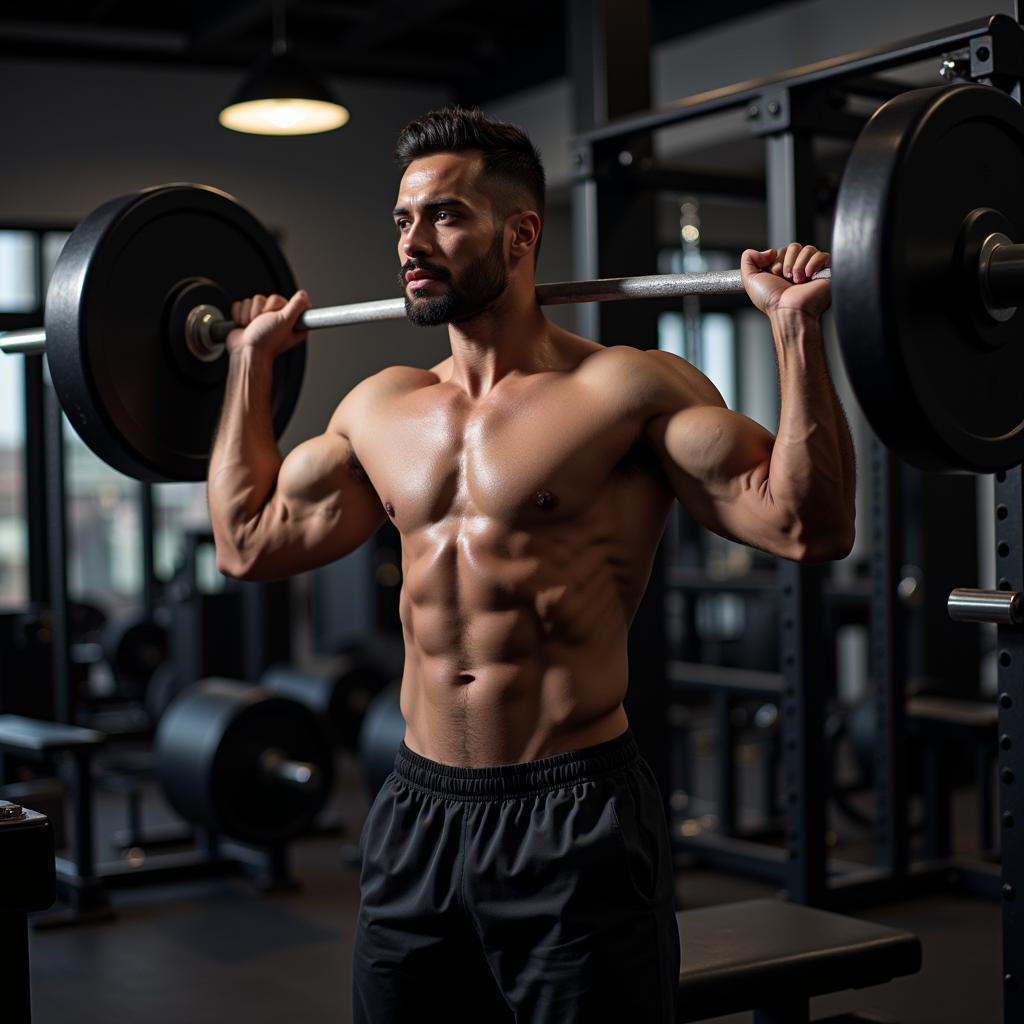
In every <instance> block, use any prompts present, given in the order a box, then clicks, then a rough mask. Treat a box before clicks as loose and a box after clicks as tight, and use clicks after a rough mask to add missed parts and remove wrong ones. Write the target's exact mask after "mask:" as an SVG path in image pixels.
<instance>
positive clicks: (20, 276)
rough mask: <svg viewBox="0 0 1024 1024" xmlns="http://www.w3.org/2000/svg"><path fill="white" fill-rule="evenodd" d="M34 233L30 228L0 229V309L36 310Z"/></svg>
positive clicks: (38, 304) (37, 301) (14, 311)
mask: <svg viewBox="0 0 1024 1024" xmlns="http://www.w3.org/2000/svg"><path fill="white" fill-rule="evenodd" d="M41 305H42V303H41V302H40V300H39V294H38V288H37V284H36V236H35V235H34V234H33V233H32V232H30V231H0V311H3V312H5V313H29V312H31V311H32V310H34V309H38V308H39V307H40V306H41Z"/></svg>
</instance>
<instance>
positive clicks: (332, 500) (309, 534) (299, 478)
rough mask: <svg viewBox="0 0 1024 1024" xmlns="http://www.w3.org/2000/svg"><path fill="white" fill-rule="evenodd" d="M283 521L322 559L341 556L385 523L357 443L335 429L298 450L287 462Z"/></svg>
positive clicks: (281, 492)
mask: <svg viewBox="0 0 1024 1024" xmlns="http://www.w3.org/2000/svg"><path fill="white" fill-rule="evenodd" d="M275 501H276V503H277V504H278V506H279V508H278V509H277V517H278V518H279V520H280V521H281V522H282V524H290V527H291V530H292V531H294V532H295V533H297V534H298V536H297V537H296V541H297V542H298V543H299V545H300V546H301V548H303V549H304V550H305V551H307V552H308V553H309V554H310V555H311V556H312V557H315V558H316V559H317V560H318V561H320V560H325V561H330V560H333V559H334V558H340V557H341V556H342V555H344V554H347V553H348V552H349V551H351V550H352V549H353V548H356V547H358V546H359V545H360V544H362V543H363V541H364V540H366V539H367V538H368V537H369V536H370V534H372V533H373V532H374V531H376V530H377V529H378V528H379V527H380V525H381V523H382V522H383V521H384V509H383V507H382V505H381V501H380V498H379V497H378V496H377V492H376V491H375V490H374V487H373V484H372V483H371V482H370V480H369V478H368V477H367V475H366V473H365V472H364V471H363V469H362V466H361V465H360V464H359V461H358V459H357V458H356V456H355V452H354V451H353V449H352V445H351V442H350V441H349V440H348V438H347V437H345V436H344V435H342V434H339V433H336V432H334V431H333V430H328V431H327V433H325V434H322V435H320V436H319V437H314V438H311V439H310V440H308V441H305V442H303V443H302V444H300V445H299V446H298V447H296V448H295V449H294V450H293V451H292V452H291V453H290V454H289V455H288V457H287V458H286V459H285V460H284V463H283V464H282V466H281V472H280V475H279V477H278V489H277V494H276V495H275Z"/></svg>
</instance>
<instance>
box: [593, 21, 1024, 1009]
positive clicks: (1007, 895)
mask: <svg viewBox="0 0 1024 1024" xmlns="http://www.w3.org/2000/svg"><path fill="white" fill-rule="evenodd" d="M929 57H935V58H937V59H938V58H943V59H944V58H946V57H949V58H951V59H953V60H955V62H956V64H955V67H956V70H957V74H958V76H959V77H962V78H966V79H970V80H973V81H977V82H982V83H986V84H990V85H993V86H995V87H998V88H1001V89H1004V90H1005V91H1007V92H1010V93H1011V94H1012V95H1014V96H1015V98H1017V99H1020V91H1021V90H1020V80H1021V78H1022V77H1024V32H1022V30H1021V26H1020V25H1019V24H1018V22H1017V21H1016V20H1015V19H1014V18H1012V17H1009V16H1007V15H993V16H992V17H989V18H985V19H979V20H976V21H971V22H967V23H965V24H962V25H958V26H955V27H953V28H950V29H946V30H943V31H939V32H935V33H931V34H929V35H926V36H921V37H918V38H915V39H911V40H909V41H906V42H903V43H899V44H896V45H894V46H886V47H879V48H876V49H871V50H865V51H861V52H858V53H853V54H848V55H846V56H841V57H837V58H834V59H831V60H826V61H821V62H819V63H816V64H813V65H809V66H806V67H802V68H797V69H795V70H793V71H790V72H788V73H785V74H781V75H777V76H772V77H769V78H763V79H759V80H754V81H749V82H744V83H740V84H738V85H735V86H731V87H728V88H724V89H717V90H714V91H711V92H708V93H703V94H700V95H697V96H692V97H689V98H687V99H683V100H679V101H676V102H674V103H671V104H668V105H666V106H665V107H662V108H661V109H658V110H654V111H647V112H644V113H641V114H637V115H632V116H627V117H619V118H617V119H612V120H609V121H608V122H607V123H601V124H597V125H594V126H593V127H589V128H588V127H586V125H585V124H584V125H578V127H581V130H580V131H579V133H578V134H577V136H576V138H575V139H574V143H573V145H574V166H575V169H576V180H575V184H574V187H573V196H574V211H573V212H574V252H575V270H576V272H577V273H579V274H582V275H585V276H598V272H599V271H600V272H606V270H607V267H606V265H605V260H604V250H603V248H602V244H601V242H602V240H603V239H605V238H609V237H613V236H614V235H615V233H616V232H621V231H623V230H624V229H623V227H622V225H621V224H617V223H615V221H616V219H619V220H621V219H622V218H623V216H624V215H626V214H627V213H629V212H630V211H629V207H628V204H626V203H624V202H623V201H622V198H621V197H622V193H623V192H625V191H626V190H628V189H629V188H630V187H632V188H634V189H636V190H645V189H646V190H651V189H654V188H657V187H658V186H659V183H660V182H662V177H661V176H659V174H658V168H657V167H656V166H652V163H651V161H650V160H648V159H643V160H637V159H635V156H636V154H637V153H638V152H643V153H649V152H650V141H651V136H652V133H654V132H656V131H658V130H660V129H663V128H667V127H669V126H673V125H678V124H681V123H683V122H686V121H690V120H694V119H697V118H702V117H707V116H709V115H713V114H718V113H722V112H725V111H729V110H745V111H746V115H747V123H748V125H749V128H750V130H751V132H752V133H754V134H755V135H758V136H763V137H764V138H765V145H766V154H767V160H766V192H767V203H768V210H769V235H770V239H771V240H772V241H774V242H776V243H780V242H785V241H789V240H791V239H793V238H799V239H802V240H807V241H811V240H814V238H815V235H816V231H815V226H816V225H815V220H816V210H815V199H814V194H815V189H814V188H813V187H812V186H813V177H814V171H815V167H814V157H813V152H812V141H813V139H814V138H815V137H817V136H824V137H827V136H833V137H835V136H840V137H844V136H845V137H853V136H854V135H856V133H857V132H858V131H859V128H860V126H861V124H862V123H863V120H862V119H859V118H857V117H855V116H853V115H849V114H846V113H845V112H843V111H841V110H840V109H838V108H837V107H836V105H835V104H830V103H828V102H826V100H827V99H829V98H832V97H834V95H835V94H838V95H839V96H842V95H844V94H845V95H848V96H875V97H880V98H885V97H886V96H888V95H894V94H896V93H898V92H899V91H902V89H903V88H904V87H903V86H902V85H900V83H898V82H894V81H891V80H889V79H880V78H876V77H874V76H876V75H877V74H878V73H879V72H882V71H887V70H892V69H898V68H900V67H904V66H906V65H908V64H910V63H912V62H916V61H920V60H922V59H926V58H929ZM591 91H592V90H591ZM829 94H832V96H831V97H830V95H829ZM624 152H628V153H629V154H630V156H631V157H634V159H632V160H624V159H620V157H621V155H622V154H623V153H624ZM634 167H635V168H638V170H636V171H631V170H630V168H634ZM740 191H741V194H742V193H743V192H744V190H740ZM609 197H611V198H612V199H613V201H611V202H610V201H609ZM631 255H633V256H634V257H635V256H636V253H635V252H634V253H632V254H631ZM583 316H584V319H583V320H582V322H581V324H580V327H581V328H582V329H583V330H588V329H589V330H590V331H592V332H593V333H592V335H591V336H597V337H599V332H598V331H597V327H598V326H599V325H598V322H597V319H596V317H597V313H596V311H591V312H589V313H585V314H583ZM602 323H603V321H602ZM871 473H872V477H873V484H874V488H875V498H874V502H873V507H872V510H871V530H872V534H873V542H874V543H873V557H872V579H873V593H872V595H871V598H872V600H871V615H870V620H869V624H870V634H871V649H872V667H873V674H874V678H875V684H876V687H875V698H874V699H875V705H876V712H877V720H878V728H879V731H878V743H877V748H876V757H877V761H876V778H877V779H879V780H881V784H880V786H879V793H878V808H879V829H878V834H877V837H876V840H877V864H876V866H875V867H874V868H867V869H865V868H863V867H857V866H854V865H841V864H838V863H836V862H835V861H832V862H830V861H829V860H828V858H827V857H826V851H825V845H824V844H825V818H824V807H825V803H826V799H827V795H828V794H827V792H826V789H825V786H826V774H827V773H826V772H825V771H824V770H823V768H824V764H825V758H824V742H823V731H824V730H823V725H824V723H823V713H824V703H823V701H824V698H823V693H822V687H821V685H820V684H821V682H822V680H823V679H825V678H826V673H827V668H828V665H827V661H826V658H825V657H824V654H823V650H822V644H821V642H820V639H819V633H818V631H817V629H816V628H815V627H816V624H817V623H818V621H819V616H820V614H821V608H822V592H823V575H822V573H821V570H819V569H816V568H813V567H810V568H809V567H806V566H799V565H794V564H792V563H785V562H780V563H779V566H778V570H777V579H776V585H777V589H778V594H779V601H780V612H781V619H782V645H781V657H782V665H781V669H782V676H783V683H782V697H781V711H782V720H783V727H784V742H783V774H784V780H785V784H784V798H785V813H786V830H785V831H786V837H785V838H786V848H785V850H780V849H778V848H773V847H769V846H764V845H763V844H757V843H752V842H749V841H747V840H744V839H739V838H735V837H730V836H728V835H721V834H711V835H708V834H705V835H701V836H698V837H695V838H692V839H689V840H687V841H685V842H684V841H682V840H678V842H679V848H680V850H683V851H685V852H687V853H690V854H694V853H696V854H697V855H698V857H699V858H700V859H702V860H705V861H707V862H710V863H713V864H716V865H718V866H720V867H722V868H725V869H727V870H734V871H739V872H741V873H746V874H751V875H754V876H757V877H764V878H768V879H771V880H777V881H780V882H783V883H784V884H785V887H786V889H787V892H788V895H789V897H790V898H791V899H794V900H798V901H800V902H805V903H810V904H818V905H822V904H828V905H830V906H833V907H838V906H852V905H858V904H864V903H866V902H868V901H871V900H877V899H890V898H905V897H906V896H907V895H908V893H911V892H916V891H922V890H931V889H937V888H947V887H948V886H949V885H950V884H951V879H952V880H953V881H954V882H955V883H959V884H960V885H961V886H962V887H964V888H966V889H967V890H969V891H974V892H982V893H989V894H991V893H992V892H993V891H994V890H995V886H994V885H993V881H994V869H990V868H989V866H987V865H984V864H964V863H959V862H954V861H943V862H940V863H934V862H933V863H928V864H911V863H910V850H909V840H908V829H907V824H908V823H907V803H908V779H907V769H906V765H905V763H904V756H905V755H904V750H903V740H904V737H905V736H906V728H905V695H904V680H903V678H902V676H901V675H900V674H898V673H899V669H898V666H900V665H901V664H902V663H903V660H904V658H903V653H904V651H905V645H906V622H905V615H904V613H903V609H902V608H901V607H900V605H899V602H898V599H897V597H896V584H897V582H898V579H899V576H898V575H897V574H898V572H899V568H900V566H899V564H898V561H897V559H898V540H899V536H900V528H899V527H900V519H899V517H900V502H901V488H900V486H899V479H898V466H897V465H896V464H895V460H894V459H893V457H892V456H891V455H890V454H889V453H888V452H887V451H886V450H885V449H884V448H883V447H882V446H881V445H880V444H878V443H876V444H874V445H873V448H872V454H871ZM996 491H997V501H998V504H997V534H998V538H999V543H1000V544H1001V545H1005V548H1004V547H999V548H998V550H999V552H1000V565H1001V566H1003V567H1004V568H1003V578H1002V580H1001V581H1000V586H1001V587H1004V588H1011V587H1012V589H1014V590H1020V589H1024V495H1022V492H1021V471H1020V470H1015V471H1013V472H1012V473H1008V474H1005V475H1004V476H1003V478H1002V479H1000V481H999V482H998V483H997V485H996ZM1004 552H1005V553H1004ZM1011 565H1012V571H1011V570H1010V569H1009V568H1007V567H1009V566H1011ZM685 575H686V574H685V573H679V572H675V571H674V567H668V569H667V570H666V582H667V583H668V584H669V585H672V584H673V582H674V583H676V584H677V585H679V584H682V585H683V586H684V587H685V580H684V579H683V578H682V577H683V576H685ZM658 584H659V580H657V579H655V580H652V586H657V585H658ZM686 589H691V588H686ZM999 643H1000V670H999V671H1000V683H1001V685H1000V689H1001V695H1000V710H999V716H1000V728H999V731H1000V761H999V770H1000V779H1001V783H1000V790H1001V796H1002V815H1001V819H1000V820H1001V823H1002V840H1003V866H1002V895H1003V907H1004V914H1003V920H1004V958H1005V963H1006V965H1007V966H1006V973H1007V979H1006V992H1007V998H1006V1009H1005V1019H1006V1020H1007V1021H1010V1020H1018V1019H1021V1017H1022V1011H1024V964H1022V962H1021V961H1022V957H1024V915H1022V912H1021V911H1020V910H1019V909H1018V904H1019V903H1020V901H1021V899H1022V898H1024V896H1022V894H1020V893H1019V891H1018V890H1019V886H1020V885H1021V880H1020V879H1018V878H1017V877H1016V874H1017V873H1018V872H1019V870H1020V866H1021V865H1022V864H1024V849H1021V848H1020V844H1021V843H1022V842H1024V835H1022V830H1024V806H1018V804H1019V802H1020V800H1019V787H1020V785H1021V783H1022V782H1024V774H1022V773H1024V763H1022V762H1021V759H1020V755H1019V754H1018V750H1019V749H1021V745H1022V744H1024V731H1022V729H1021V728H1020V725H1019V723H1018V721H1017V717H1018V716H1019V715H1020V714H1021V713H1022V707H1024V695H1022V694H1021V692H1020V670H1019V668H1018V667H1017V664H1018V659H1020V660H1024V633H1021V632H1020V631H1019V630H1014V629H1011V628H1008V627H1001V628H1000V631H999ZM668 674H669V675H671V673H668ZM650 683H651V680H650V679H649V678H646V679H644V680H643V684H644V686H645V687H649V685H650ZM1015 787H1016V788H1015ZM1018 992H1019V993H1020V994H1018Z"/></svg>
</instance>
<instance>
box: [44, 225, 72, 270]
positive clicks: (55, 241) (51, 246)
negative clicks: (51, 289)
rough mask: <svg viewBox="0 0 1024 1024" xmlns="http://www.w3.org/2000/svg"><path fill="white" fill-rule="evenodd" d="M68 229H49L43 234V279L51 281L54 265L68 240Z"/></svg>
mask: <svg viewBox="0 0 1024 1024" xmlns="http://www.w3.org/2000/svg"><path fill="white" fill-rule="evenodd" d="M68 237H69V235H68V232H67V231H47V232H46V234H45V235H43V280H44V281H49V280H50V275H51V274H52V273H53V265H54V264H55V263H56V262H57V257H58V256H59V255H60V252H61V249H63V248H64V243H65V242H66V241H67V240H68Z"/></svg>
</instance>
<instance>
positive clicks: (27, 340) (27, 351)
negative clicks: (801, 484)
mask: <svg viewBox="0 0 1024 1024" xmlns="http://www.w3.org/2000/svg"><path fill="white" fill-rule="evenodd" d="M1022 248H1024V247H1022ZM831 277H832V272H831V271H830V270H827V269H826V270H820V271H818V273H816V274H815V275H814V276H813V280H815V281H820V280H829V279H830V278H831ZM742 291H743V279H742V276H741V274H740V271H739V270H738V269H737V270H707V271H700V272H697V273H690V274H650V275H647V276H642V277H606V278H600V279H597V280H592V281H558V282H554V283H551V284H539V285H537V302H538V303H539V304H540V305H541V306H561V305H568V304H570V303H578V302H613V301H615V300H619V299H673V298H680V297H682V296H686V295H731V294H739V293H741V292H742ZM405 318H406V311H405V300H404V299H379V300H376V301H374V302H354V303H349V304H347V305H343V306H322V307H320V308H317V309H307V310H306V312H305V313H303V314H302V316H301V317H300V318H299V327H300V328H303V329H305V330H308V331H315V330H319V329H321V328H324V327H348V326H352V325H355V324H369V323H376V322H378V321H382V320H404V319H405ZM236 326H237V324H236V323H235V322H234V321H233V320H228V319H224V317H223V313H222V312H221V310H220V309H218V308H217V307H216V306H213V305H209V304H203V305H198V306H196V307H194V308H193V309H191V310H190V311H189V312H188V315H187V317H186V321H185V330H186V334H187V344H188V345H189V348H190V349H191V350H193V352H194V353H195V354H196V356H197V358H200V359H209V358H213V359H216V358H218V357H219V356H220V354H221V352H222V351H223V346H224V341H225V339H226V338H227V336H228V334H229V333H230V332H231V331H232V330H234V328H235V327H236ZM0 351H2V352H5V353H7V354H9V355H39V354H41V353H43V352H45V351H46V330H45V328H42V327H32V328H25V329H24V330H17V331H4V332H0Z"/></svg>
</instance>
